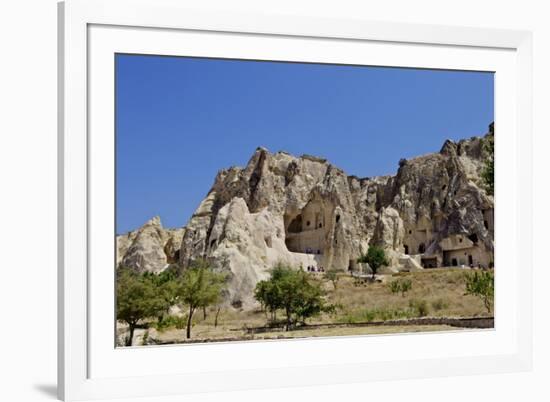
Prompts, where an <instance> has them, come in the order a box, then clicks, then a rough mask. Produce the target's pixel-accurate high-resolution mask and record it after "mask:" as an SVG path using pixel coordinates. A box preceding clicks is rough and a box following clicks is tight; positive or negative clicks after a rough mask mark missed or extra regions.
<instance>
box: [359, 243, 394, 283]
mask: <svg viewBox="0 0 550 402" xmlns="http://www.w3.org/2000/svg"><path fill="white" fill-rule="evenodd" d="M357 262H359V263H363V264H364V263H367V264H369V266H370V268H371V271H372V278H373V279H374V276H375V275H376V272H378V268H380V267H381V266H384V265H388V264H389V261H388V259H387V258H386V253H385V252H384V249H383V248H382V247H378V246H370V247H369V250H368V251H367V254H362V255H361V257H359V258H358V259H357Z"/></svg>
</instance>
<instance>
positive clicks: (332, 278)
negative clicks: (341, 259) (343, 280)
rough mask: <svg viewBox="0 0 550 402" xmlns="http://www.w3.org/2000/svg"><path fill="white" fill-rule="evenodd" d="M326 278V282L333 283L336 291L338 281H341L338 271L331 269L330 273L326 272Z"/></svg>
mask: <svg viewBox="0 0 550 402" xmlns="http://www.w3.org/2000/svg"><path fill="white" fill-rule="evenodd" d="M324 277H325V279H326V280H328V281H331V282H332V286H334V290H336V285H337V284H338V280H340V276H339V275H338V271H337V270H335V269H329V270H328V271H326V272H325V275H324Z"/></svg>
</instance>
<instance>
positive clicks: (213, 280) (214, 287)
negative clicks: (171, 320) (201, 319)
mask: <svg viewBox="0 0 550 402" xmlns="http://www.w3.org/2000/svg"><path fill="white" fill-rule="evenodd" d="M225 279H226V276H225V275H223V274H220V273H215V272H213V271H212V269H211V267H210V266H209V265H208V264H207V262H206V261H204V260H198V261H196V262H195V263H194V264H192V265H191V267H189V268H188V269H187V270H185V271H184V272H183V274H182V275H181V277H180V278H178V282H179V284H178V285H179V286H178V291H177V294H178V296H179V299H178V301H179V302H180V303H182V304H184V305H187V306H188V307H189V311H188V315H187V330H186V336H187V338H188V339H189V338H191V325H192V323H193V314H194V313H195V311H196V310H197V309H198V308H203V307H204V308H206V307H208V306H210V305H213V304H216V303H218V302H219V300H220V298H221V294H222V289H223V286H224V282H225Z"/></svg>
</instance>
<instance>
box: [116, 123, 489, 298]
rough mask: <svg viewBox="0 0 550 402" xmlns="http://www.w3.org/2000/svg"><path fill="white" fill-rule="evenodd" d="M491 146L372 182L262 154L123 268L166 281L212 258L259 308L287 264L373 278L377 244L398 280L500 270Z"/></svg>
mask: <svg viewBox="0 0 550 402" xmlns="http://www.w3.org/2000/svg"><path fill="white" fill-rule="evenodd" d="M487 135H493V133H492V132H489V133H488V134H487ZM483 141H484V139H483V138H479V137H473V138H471V139H469V140H462V141H460V142H458V143H454V142H451V141H447V142H446V143H445V144H444V145H443V147H442V149H441V151H440V152H439V153H435V154H429V155H425V156H420V157H417V158H414V159H410V160H402V161H400V163H399V169H398V171H397V174H396V175H395V176H384V177H374V178H363V179H360V178H357V177H355V176H348V175H347V174H345V173H344V172H343V171H342V170H341V169H339V168H337V167H335V166H333V165H331V164H330V163H329V162H327V161H326V160H324V159H320V158H316V157H313V156H308V155H303V156H301V157H294V156H292V155H290V154H287V153H285V152H278V153H275V154H272V153H270V152H268V151H267V150H266V149H264V148H258V149H257V150H256V151H255V153H254V154H253V155H252V157H251V159H250V161H249V162H248V164H247V166H246V167H245V168H237V167H232V168H229V169H225V170H221V171H220V172H219V173H218V175H217V177H216V179H215V182H214V185H213V186H212V189H211V190H210V192H209V193H208V195H207V197H206V198H205V199H204V200H203V201H202V202H201V204H200V206H199V207H198V208H197V210H196V211H195V213H194V214H193V216H192V218H191V219H190V221H189V222H188V224H187V225H186V227H185V228H184V229H180V230H176V231H173V232H172V233H171V234H166V233H164V232H166V231H165V230H164V229H159V227H160V222H158V223H156V222H153V223H151V222H148V223H147V224H146V225H145V226H144V227H142V228H141V229H139V230H138V231H137V232H131V233H130V234H127V235H124V236H119V238H118V239H117V240H118V244H119V250H118V251H119V254H120V255H119V257H120V261H121V262H122V264H124V265H128V266H133V267H136V269H140V270H154V271H158V270H162V269H163V268H159V267H161V266H162V265H164V266H166V264H168V263H170V262H173V261H175V260H176V259H177V262H178V265H179V266H180V267H181V268H182V269H185V268H186V267H187V266H189V264H190V263H191V262H192V261H193V260H194V259H197V258H208V259H209V260H210V261H211V262H212V264H213V265H214V266H215V267H216V268H217V269H220V270H227V271H229V272H230V273H231V277H232V279H231V283H230V286H229V295H230V296H229V297H230V301H231V302H232V303H233V304H235V305H239V304H242V303H244V304H248V303H251V302H252V291H253V288H254V286H255V284H256V283H257V281H258V280H260V279H263V278H264V277H266V276H267V274H268V270H269V269H270V268H271V267H272V266H273V264H275V263H276V262H279V261H281V262H286V263H289V264H292V265H294V266H296V267H299V266H301V267H302V268H303V269H305V268H306V267H307V266H310V265H314V266H317V267H320V266H322V267H324V268H325V269H330V268H334V269H340V270H368V267H363V266H359V264H357V263H356V260H357V257H359V255H360V254H361V253H364V252H366V251H367V249H368V246H369V244H377V245H380V246H382V247H384V248H385V249H386V251H387V253H388V255H389V257H390V259H391V262H392V264H391V267H389V268H388V269H389V270H390V271H396V270H400V269H411V267H418V268H420V265H419V264H421V265H423V266H424V267H431V266H434V267H435V266H441V265H462V264H465V265H470V264H472V265H476V266H477V265H478V264H481V265H488V264H490V263H492V252H493V228H492V225H493V205H494V203H493V198H492V197H491V196H489V195H487V193H486V191H485V190H484V187H483V185H482V180H481V178H480V174H481V171H482V169H483V165H484V159H485V157H486V156H485V154H484V150H483ZM163 233H164V234H163ZM180 238H181V243H180V244H179V249H178V245H177V243H178V240H179V239H180ZM163 254H164V257H163Z"/></svg>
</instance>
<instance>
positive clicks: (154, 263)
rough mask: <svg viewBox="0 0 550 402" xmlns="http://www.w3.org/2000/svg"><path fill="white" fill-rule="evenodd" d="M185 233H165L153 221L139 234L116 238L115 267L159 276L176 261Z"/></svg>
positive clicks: (177, 231) (156, 219)
mask: <svg viewBox="0 0 550 402" xmlns="http://www.w3.org/2000/svg"><path fill="white" fill-rule="evenodd" d="M184 232H185V229H164V228H163V227H162V224H161V222H160V218H159V217H158V216H157V217H154V218H153V219H151V220H150V221H148V222H147V223H145V225H143V226H142V227H141V228H140V229H139V230H136V231H133V232H130V233H127V234H125V235H121V236H117V263H119V265H122V266H125V267H129V268H133V269H135V270H136V271H138V272H155V273H158V272H161V271H163V270H164V269H165V268H166V267H167V266H168V265H169V264H170V263H175V262H177V261H178V259H179V249H180V245H181V239H182V238H183V233H184Z"/></svg>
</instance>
